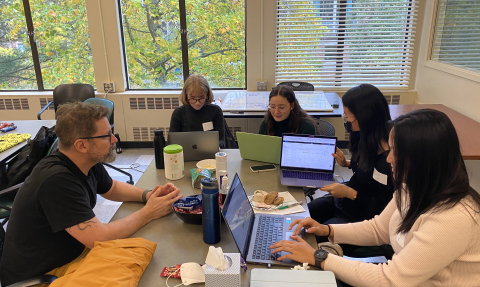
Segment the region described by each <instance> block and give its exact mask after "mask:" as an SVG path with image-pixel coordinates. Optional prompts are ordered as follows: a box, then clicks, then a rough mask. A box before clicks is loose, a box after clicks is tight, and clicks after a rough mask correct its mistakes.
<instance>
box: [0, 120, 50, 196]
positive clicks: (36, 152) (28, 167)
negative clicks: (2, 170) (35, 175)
mask: <svg viewBox="0 0 480 287" xmlns="http://www.w3.org/2000/svg"><path fill="white" fill-rule="evenodd" d="M55 139H56V135H55V127H52V128H47V127H41V128H40V130H39V131H38V132H37V135H36V136H35V138H33V139H31V140H29V141H28V143H27V145H26V146H25V147H24V148H23V149H22V151H21V152H20V153H19V154H18V155H17V157H16V158H15V159H14V160H12V161H10V162H9V164H8V169H7V172H6V174H5V176H2V182H1V183H0V190H2V189H4V188H8V187H11V186H13V185H16V184H19V183H22V182H24V181H25V179H26V178H27V176H29V175H30V173H32V170H33V168H34V167H35V166H36V165H37V163H38V162H39V161H40V160H41V159H42V158H44V157H45V156H46V155H47V154H48V152H49V150H50V147H51V146H52V144H53V143H54V142H55Z"/></svg>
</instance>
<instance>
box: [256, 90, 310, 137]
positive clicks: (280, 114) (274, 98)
mask: <svg viewBox="0 0 480 287" xmlns="http://www.w3.org/2000/svg"><path fill="white" fill-rule="evenodd" d="M268 103H269V105H268V111H267V113H266V114H265V118H264V119H263V121H262V122H261V123H260V129H259V131H258V133H259V134H261V135H270V136H277V137H281V136H282V135H283V134H284V133H293V134H310V135H315V134H316V133H317V130H318V128H317V124H316V123H315V120H314V119H313V118H312V117H311V116H309V115H308V114H307V113H306V112H305V111H304V110H303V109H302V107H300V104H299V103H298V101H297V98H296V97H295V93H294V92H293V89H292V88H291V87H289V86H286V85H278V86H276V87H275V88H274V89H273V90H272V92H270V96H269V97H268Z"/></svg>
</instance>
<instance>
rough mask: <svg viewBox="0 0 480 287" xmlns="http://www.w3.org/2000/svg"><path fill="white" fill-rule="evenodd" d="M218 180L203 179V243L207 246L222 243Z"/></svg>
mask: <svg viewBox="0 0 480 287" xmlns="http://www.w3.org/2000/svg"><path fill="white" fill-rule="evenodd" d="M218 194H219V192H218V183H217V179H216V178H206V177H204V178H202V220H203V241H204V242H205V243H206V244H216V243H218V242H220V204H219V203H218Z"/></svg>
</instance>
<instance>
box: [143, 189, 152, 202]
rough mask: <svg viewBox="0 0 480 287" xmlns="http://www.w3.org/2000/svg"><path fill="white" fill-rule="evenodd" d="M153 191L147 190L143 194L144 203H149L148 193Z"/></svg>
mask: <svg viewBox="0 0 480 287" xmlns="http://www.w3.org/2000/svg"><path fill="white" fill-rule="evenodd" d="M149 191H151V189H145V190H144V191H143V193H142V201H143V202H147V193H148V192H149Z"/></svg>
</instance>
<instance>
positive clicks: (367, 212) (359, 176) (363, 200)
mask: <svg viewBox="0 0 480 287" xmlns="http://www.w3.org/2000/svg"><path fill="white" fill-rule="evenodd" d="M388 153H389V152H388V151H385V152H383V153H381V154H379V155H377V157H376V158H375V164H374V168H373V169H371V170H368V171H365V170H363V169H361V168H359V167H358V163H357V162H356V161H355V160H352V161H351V162H350V166H351V167H352V170H353V176H352V177H351V178H350V181H349V182H347V183H346V185H347V186H349V187H351V188H353V189H355V190H356V191H357V192H358V193H357V198H356V199H355V200H353V201H352V200H351V199H349V198H336V199H335V205H336V206H337V208H339V209H341V210H342V211H343V212H344V213H346V214H347V215H348V216H349V217H350V218H351V219H352V220H354V221H363V220H368V219H372V218H373V217H374V216H375V215H378V214H380V213H381V212H382V211H383V210H384V209H385V207H386V206H387V204H388V203H389V202H390V200H392V197H393V191H394V189H393V180H392V179H393V178H392V167H391V166H390V164H389V163H388V162H387V156H388ZM374 169H375V170H376V172H375V173H376V175H377V178H381V179H379V180H376V179H374ZM385 177H386V182H383V183H381V182H379V181H383V180H382V179H385ZM384 183H386V184H384Z"/></svg>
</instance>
